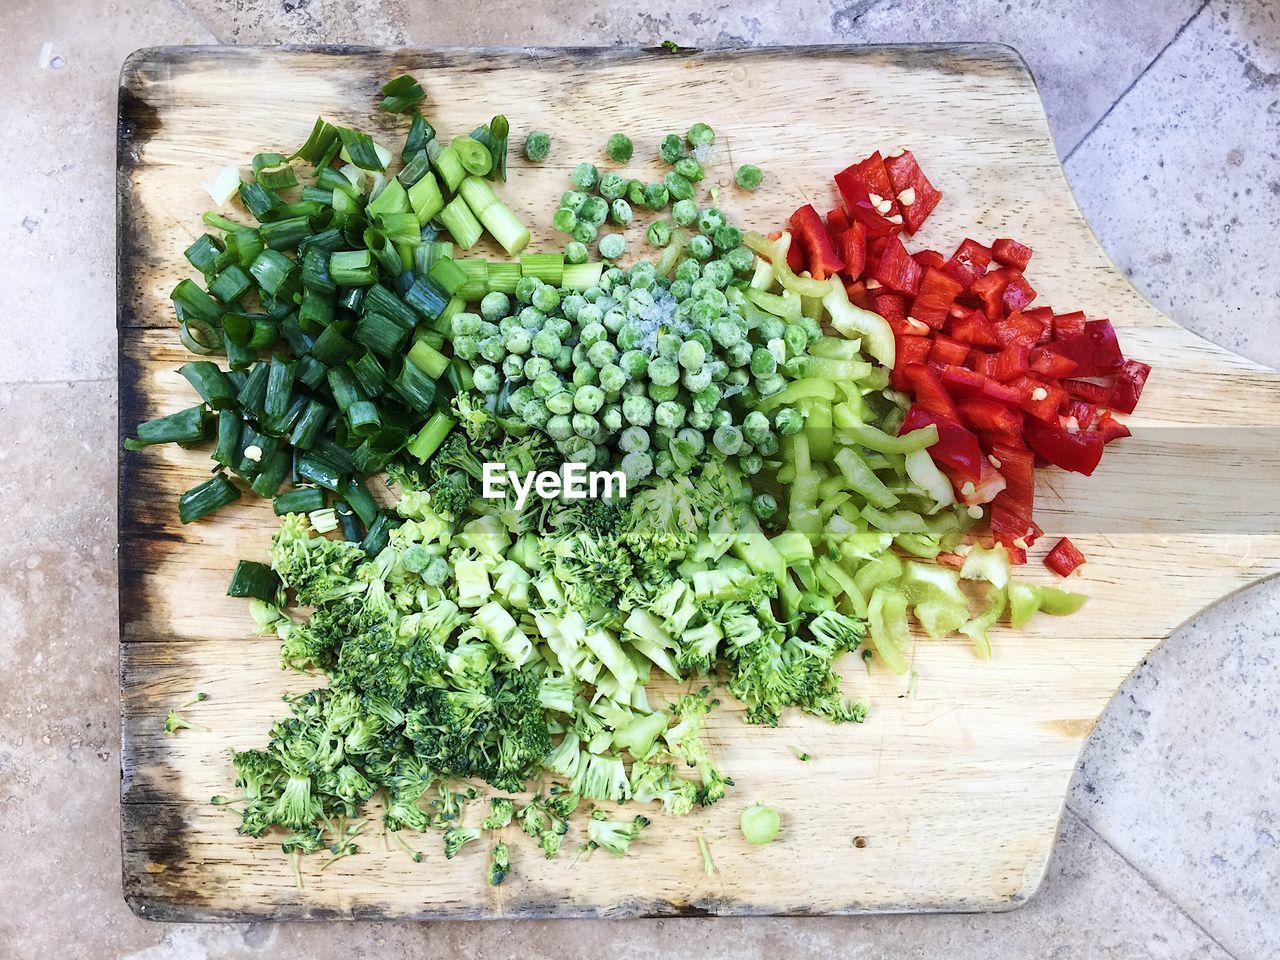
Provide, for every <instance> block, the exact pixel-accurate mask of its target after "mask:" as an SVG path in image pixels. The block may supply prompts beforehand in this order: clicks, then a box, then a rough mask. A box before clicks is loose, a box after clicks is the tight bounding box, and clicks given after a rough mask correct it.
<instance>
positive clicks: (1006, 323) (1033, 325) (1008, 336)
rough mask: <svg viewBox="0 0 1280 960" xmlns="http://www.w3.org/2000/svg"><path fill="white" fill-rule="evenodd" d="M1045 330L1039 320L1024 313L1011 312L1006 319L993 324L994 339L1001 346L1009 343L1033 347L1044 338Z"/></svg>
mask: <svg viewBox="0 0 1280 960" xmlns="http://www.w3.org/2000/svg"><path fill="white" fill-rule="evenodd" d="M1046 330H1047V328H1046V327H1045V325H1044V324H1043V323H1042V322H1041V321H1039V320H1036V319H1034V318H1033V317H1029V316H1027V315H1026V314H1025V313H1011V314H1010V315H1009V317H1008V318H1007V319H1005V320H1001V321H1000V322H998V323H996V324H995V331H996V339H997V340H998V341H999V342H1000V345H1001V346H1003V347H1007V346H1008V345H1009V344H1011V343H1022V344H1026V345H1027V346H1028V347H1033V346H1035V345H1036V344H1037V343H1039V342H1040V341H1041V340H1042V339H1043V338H1044V336H1045V333H1046Z"/></svg>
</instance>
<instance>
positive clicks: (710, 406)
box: [693, 383, 720, 413]
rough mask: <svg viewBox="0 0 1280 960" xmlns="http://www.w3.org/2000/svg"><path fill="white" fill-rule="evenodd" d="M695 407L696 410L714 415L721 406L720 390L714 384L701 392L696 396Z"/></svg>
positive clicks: (694, 399)
mask: <svg viewBox="0 0 1280 960" xmlns="http://www.w3.org/2000/svg"><path fill="white" fill-rule="evenodd" d="M693 406H694V409H695V410H703V411H705V412H707V413H712V412H713V411H714V410H715V409H716V408H717V407H718V406H720V388H719V387H718V386H716V385H715V384H714V383H713V384H710V385H709V386H707V387H706V389H704V390H699V391H698V392H697V393H696V394H695V395H694V398H693Z"/></svg>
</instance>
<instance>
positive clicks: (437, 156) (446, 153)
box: [427, 140, 467, 192]
mask: <svg viewBox="0 0 1280 960" xmlns="http://www.w3.org/2000/svg"><path fill="white" fill-rule="evenodd" d="M427 156H428V157H430V158H431V168H432V169H433V170H435V172H436V173H437V174H439V176H440V179H441V180H443V181H444V185H445V186H446V187H448V188H449V191H450V192H453V191H455V190H457V189H458V184H460V183H462V181H463V180H464V179H466V176H467V170H466V168H465V167H464V166H463V165H462V158H461V157H459V156H458V151H457V150H455V149H453V144H450V145H449V146H447V147H446V146H442V145H441V144H440V141H438V140H432V141H431V142H430V143H429V144H427Z"/></svg>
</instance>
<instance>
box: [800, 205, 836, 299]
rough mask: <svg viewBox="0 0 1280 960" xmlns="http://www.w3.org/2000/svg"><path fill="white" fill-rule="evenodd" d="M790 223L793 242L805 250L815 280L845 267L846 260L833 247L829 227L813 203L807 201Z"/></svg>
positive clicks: (806, 259) (822, 278)
mask: <svg viewBox="0 0 1280 960" xmlns="http://www.w3.org/2000/svg"><path fill="white" fill-rule="evenodd" d="M788 223H789V224H790V226H791V242H792V244H796V243H798V244H799V245H800V248H801V249H802V250H803V251H804V258H805V261H806V262H807V263H808V265H809V274H810V276H812V277H813V278H814V279H815V280H825V279H827V277H829V276H831V275H832V274H835V273H839V272H840V271H841V270H843V269H844V261H843V260H841V259H840V258H839V257H838V256H837V255H836V252H835V250H833V249H832V248H831V238H830V237H829V236H827V227H826V225H825V224H824V223H823V222H822V217H820V216H819V215H818V211H817V210H815V209H814V208H813V204H811V203H806V204H805V205H804V206H803V207H800V208H799V209H797V210H796V212H795V213H793V214H792V215H791V219H790V220H789V221H788Z"/></svg>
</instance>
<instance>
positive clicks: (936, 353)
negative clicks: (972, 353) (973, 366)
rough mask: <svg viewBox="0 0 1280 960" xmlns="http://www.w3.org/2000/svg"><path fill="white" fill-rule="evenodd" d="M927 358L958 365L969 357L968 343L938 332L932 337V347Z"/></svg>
mask: <svg viewBox="0 0 1280 960" xmlns="http://www.w3.org/2000/svg"><path fill="white" fill-rule="evenodd" d="M929 359H930V360H935V361H937V362H938V363H942V364H956V365H957V366H958V365H960V364H962V363H964V362H965V361H966V360H968V359H969V345H968V344H967V343H961V342H960V341H959V340H952V339H951V338H950V337H948V336H945V335H944V334H941V333H940V334H938V335H937V336H936V337H934V338H933V349H932V350H930V351H929Z"/></svg>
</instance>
